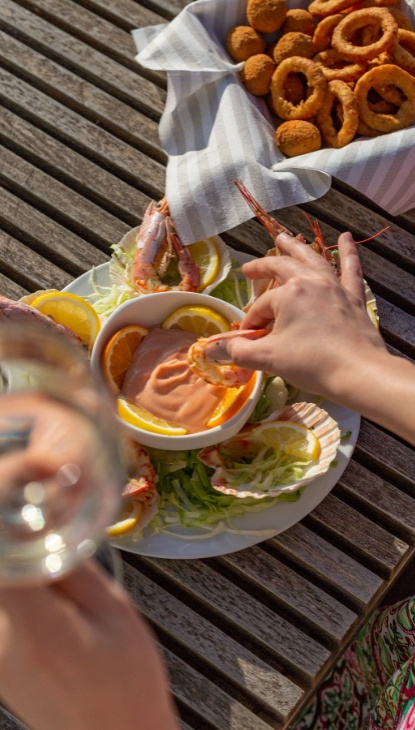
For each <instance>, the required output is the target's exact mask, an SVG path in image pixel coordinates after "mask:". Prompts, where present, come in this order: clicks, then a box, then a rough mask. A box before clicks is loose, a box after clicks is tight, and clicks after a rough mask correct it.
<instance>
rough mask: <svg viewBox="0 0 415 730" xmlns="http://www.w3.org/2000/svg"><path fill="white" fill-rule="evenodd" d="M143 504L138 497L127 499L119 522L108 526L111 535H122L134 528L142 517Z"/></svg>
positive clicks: (108, 532)
mask: <svg viewBox="0 0 415 730" xmlns="http://www.w3.org/2000/svg"><path fill="white" fill-rule="evenodd" d="M142 511H143V505H142V504H141V502H139V501H138V500H137V499H126V500H125V501H124V504H123V509H122V512H121V515H120V518H119V520H118V522H115V523H114V524H113V525H110V526H109V527H107V535H108V536H109V537H121V535H125V533H126V532H130V531H131V530H133V529H134V528H135V527H136V526H137V523H138V521H139V519H140V517H141V513H142Z"/></svg>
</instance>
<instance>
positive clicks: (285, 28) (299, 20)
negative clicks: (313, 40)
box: [281, 8, 316, 37]
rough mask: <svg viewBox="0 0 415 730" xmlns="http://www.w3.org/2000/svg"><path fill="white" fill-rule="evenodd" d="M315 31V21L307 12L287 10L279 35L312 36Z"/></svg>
mask: <svg viewBox="0 0 415 730" xmlns="http://www.w3.org/2000/svg"><path fill="white" fill-rule="evenodd" d="M315 29H316V21H315V20H314V18H313V16H312V15H311V13H309V12H308V10H303V9H302V8H293V9H292V10H287V16H286V18H285V20H284V23H283V25H282V27H281V33H282V34H283V35H284V33H305V34H306V35H311V37H312V36H313V35H314V31H315Z"/></svg>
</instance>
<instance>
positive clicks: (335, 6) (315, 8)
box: [308, 0, 353, 18]
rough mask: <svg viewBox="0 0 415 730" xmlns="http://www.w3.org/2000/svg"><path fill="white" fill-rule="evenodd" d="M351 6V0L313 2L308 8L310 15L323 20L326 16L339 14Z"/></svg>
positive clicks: (315, 0)
mask: <svg viewBox="0 0 415 730" xmlns="http://www.w3.org/2000/svg"><path fill="white" fill-rule="evenodd" d="M351 5H353V0H313V2H311V3H310V5H309V6H308V12H309V13H311V15H315V16H317V17H321V18H325V17H326V16H327V15H332V14H333V13H339V12H340V11H341V10H345V9H346V8H349V7H350V6H351Z"/></svg>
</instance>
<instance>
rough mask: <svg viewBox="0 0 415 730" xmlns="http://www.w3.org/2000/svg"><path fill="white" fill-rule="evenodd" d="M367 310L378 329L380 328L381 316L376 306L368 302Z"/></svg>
mask: <svg viewBox="0 0 415 730" xmlns="http://www.w3.org/2000/svg"><path fill="white" fill-rule="evenodd" d="M366 310H367V313H368V315H369V318H370V320H371V322H372V323H373V324H374V325H375V327H376V329H379V318H378V315H377V313H376V310H375V308H374V307H372V305H371V304H366Z"/></svg>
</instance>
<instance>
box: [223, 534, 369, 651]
mask: <svg viewBox="0 0 415 730" xmlns="http://www.w3.org/2000/svg"><path fill="white" fill-rule="evenodd" d="M218 560H219V563H223V564H224V565H225V566H226V567H228V568H231V569H232V570H233V571H234V572H235V573H236V574H238V575H240V576H241V577H242V578H243V579H244V580H249V582H250V583H251V584H252V585H251V591H252V593H254V594H255V591H256V590H258V592H259V591H261V592H263V594H264V595H268V596H269V597H270V599H271V601H272V602H275V605H276V606H278V605H281V607H284V608H285V609H286V610H287V611H289V613H290V616H291V617H294V616H295V621H296V622H297V623H298V625H303V626H309V627H311V628H312V630H313V631H314V634H313V635H314V636H315V637H318V639H319V641H321V640H322V638H325V639H326V640H327V641H328V642H331V643H338V642H339V640H340V639H341V637H342V636H343V635H344V633H345V632H347V631H349V630H350V628H351V627H352V626H353V624H354V622H355V621H356V614H355V613H354V612H353V611H351V610H350V609H348V608H347V607H346V606H344V605H342V604H341V603H340V601H338V600H337V599H335V598H333V597H332V596H330V595H329V594H328V593H326V592H324V591H323V590H322V589H321V588H318V587H317V586H315V585H313V584H312V583H311V582H310V581H307V580H306V579H305V578H303V576H301V575H299V574H298V573H296V572H295V571H294V570H292V569H291V568H288V567H287V566H286V565H284V563H282V562H281V561H279V560H277V559H276V558H274V557H273V556H271V555H269V554H268V553H267V552H265V551H264V550H263V549H261V547H256V546H254V547H251V548H250V550H249V552H247V551H242V552H241V553H232V554H229V555H224V556H223V557H221V558H219V559H218Z"/></svg>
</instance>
